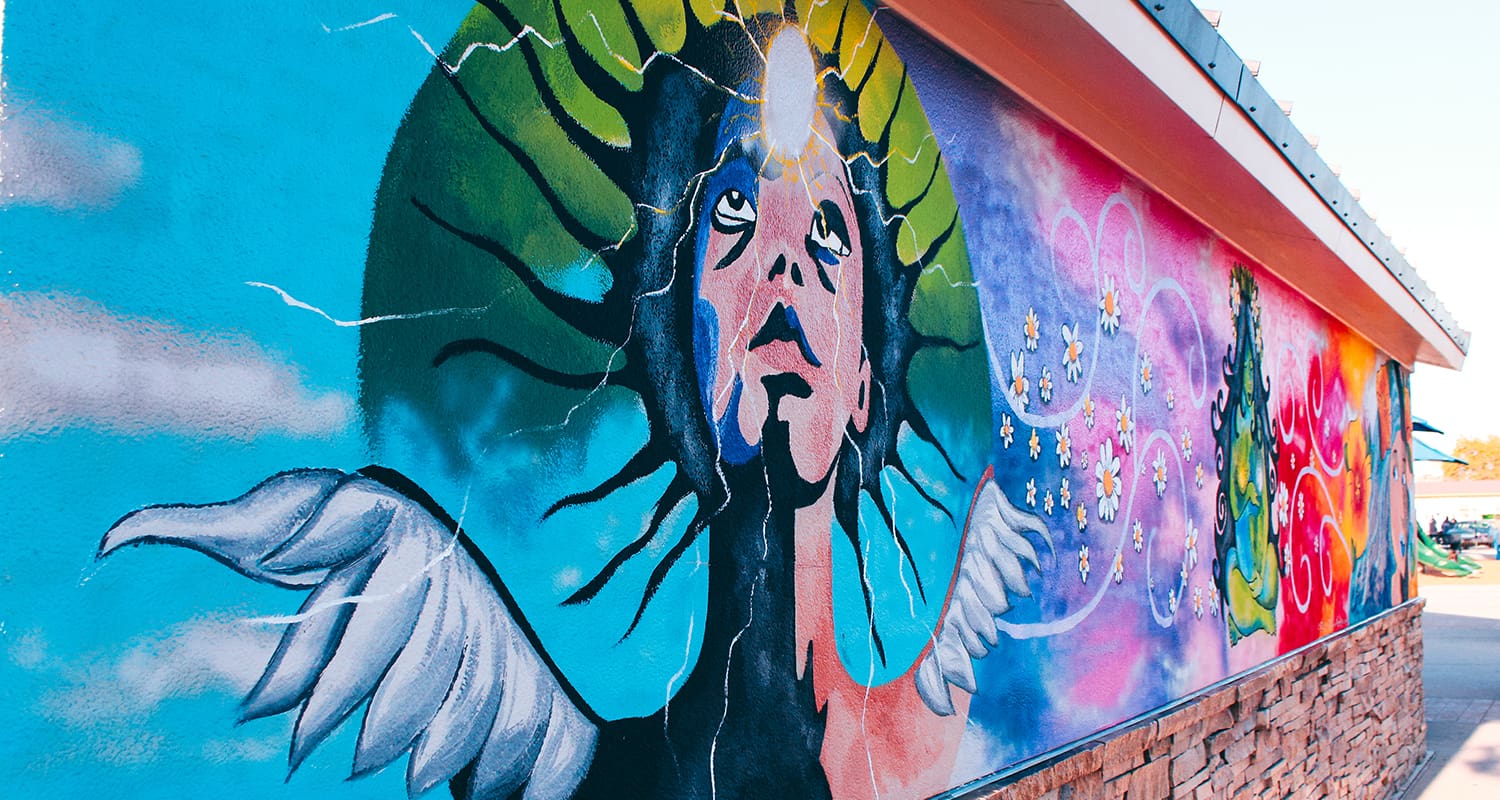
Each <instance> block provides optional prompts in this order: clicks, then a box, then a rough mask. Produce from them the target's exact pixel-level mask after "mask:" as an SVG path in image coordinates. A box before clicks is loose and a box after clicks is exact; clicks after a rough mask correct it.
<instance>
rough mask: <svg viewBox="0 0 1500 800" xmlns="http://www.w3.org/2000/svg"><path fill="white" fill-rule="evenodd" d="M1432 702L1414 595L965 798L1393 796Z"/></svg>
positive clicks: (1422, 748)
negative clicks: (1426, 687) (1427, 696)
mask: <svg viewBox="0 0 1500 800" xmlns="http://www.w3.org/2000/svg"><path fill="white" fill-rule="evenodd" d="M1424 702H1425V701H1424V694H1423V689H1422V628H1421V601H1414V602H1411V603H1407V604H1406V605H1404V606H1401V607H1399V608H1397V609H1395V610H1394V611H1391V612H1388V613H1385V614H1382V615H1380V616H1378V617H1375V618H1374V619H1372V620H1370V621H1369V622H1367V623H1365V624H1362V625H1360V626H1357V627H1354V628H1351V629H1349V630H1346V631H1341V632H1339V633H1337V634H1334V635H1333V636H1330V637H1328V638H1326V639H1322V640H1319V641H1318V642H1315V643H1314V644H1312V645H1309V646H1307V647H1306V648H1305V649H1301V650H1297V651H1295V652H1293V653H1290V654H1288V655H1286V656H1283V657H1281V658H1279V659H1276V660H1275V661H1272V662H1270V663H1269V664H1266V665H1265V666H1262V667H1258V668H1256V669H1254V670H1251V671H1250V672H1247V673H1244V674H1242V675H1240V676H1239V677H1237V678H1235V679H1233V680H1231V681H1228V682H1226V683H1224V684H1219V685H1215V686H1213V687H1211V688H1210V689H1208V690H1206V691H1204V692H1202V693H1200V694H1198V695H1196V696H1194V697H1192V698H1191V699H1190V700H1189V701H1188V702H1186V703H1179V704H1176V705H1174V706H1173V707H1170V708H1168V709H1165V710H1164V711H1163V712H1162V713H1161V714H1160V715H1157V716H1155V717H1154V718H1152V719H1148V720H1145V721H1142V722H1137V723H1134V724H1129V725H1125V726H1123V727H1121V728H1117V729H1114V730H1110V731H1107V732H1106V733H1105V734H1103V735H1100V736H1098V737H1097V738H1094V739H1092V740H1090V741H1088V742H1085V743H1083V744H1081V745H1080V746H1079V747H1077V748H1075V749H1073V750H1070V751H1069V752H1068V753H1066V754H1065V755H1063V756H1061V757H1059V758H1056V759H1053V760H1050V761H1048V762H1046V763H1044V764H1041V765H1038V766H1036V767H1033V768H1030V769H1027V770H1025V771H1024V772H1022V773H1021V774H1019V775H1016V776H1012V777H1009V778H1008V779H1007V780H1006V781H1005V783H1004V784H1003V788H997V787H996V786H994V785H991V786H986V787H978V788H976V789H975V790H973V791H972V792H971V793H970V794H968V795H966V796H971V797H995V798H999V797H1004V798H1007V799H1008V800H1031V799H1032V798H1047V800H1054V798H1062V797H1069V796H1072V797H1079V796H1082V797H1131V798H1135V797H1196V798H1217V797H1298V798H1300V797H1391V796H1394V795H1395V793H1396V791H1397V790H1398V789H1400V788H1401V787H1402V786H1403V785H1405V783H1406V782H1407V780H1408V778H1409V776H1410V775H1411V774H1412V771H1413V770H1414V769H1415V768H1416V766H1417V765H1418V764H1419V763H1420V762H1421V761H1422V759H1423V756H1424V754H1425V753H1426V727H1427V723H1426V720H1425V711H1424V707H1425V706H1424Z"/></svg>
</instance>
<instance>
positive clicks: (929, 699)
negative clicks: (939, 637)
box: [916, 650, 954, 717]
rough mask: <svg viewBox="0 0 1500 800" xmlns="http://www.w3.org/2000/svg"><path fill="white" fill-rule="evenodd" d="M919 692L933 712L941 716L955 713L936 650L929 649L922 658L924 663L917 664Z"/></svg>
mask: <svg viewBox="0 0 1500 800" xmlns="http://www.w3.org/2000/svg"><path fill="white" fill-rule="evenodd" d="M916 682H917V694H918V695H919V696H921V698H922V702H923V703H926V704H927V707H928V708H930V709H932V713H934V714H937V715H938V716H941V717H948V716H952V715H953V711H954V709H953V696H952V695H951V694H950V693H949V691H948V684H947V682H946V681H944V680H943V674H942V671H941V670H940V669H939V668H938V663H937V655H936V651H935V650H934V651H929V652H928V653H927V655H926V656H924V657H923V658H922V663H921V664H918V665H917V676H916Z"/></svg>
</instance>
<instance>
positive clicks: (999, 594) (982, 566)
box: [961, 558, 1010, 644]
mask: <svg viewBox="0 0 1500 800" xmlns="http://www.w3.org/2000/svg"><path fill="white" fill-rule="evenodd" d="M961 572H962V573H963V574H966V575H968V576H969V580H970V581H971V582H972V584H973V587H974V593H975V594H976V595H977V596H978V597H979V601H980V602H981V603H984V608H985V611H987V612H989V614H990V616H992V617H998V616H1000V615H1001V614H1004V613H1005V612H1007V611H1009V610H1010V598H1009V597H1007V596H1006V595H1005V585H1004V584H1003V583H1001V582H1000V573H999V572H996V571H995V565H994V564H992V563H991V562H990V560H989V559H988V558H966V559H964V565H963V569H962V570H961ZM990 644H994V642H991V643H990Z"/></svg>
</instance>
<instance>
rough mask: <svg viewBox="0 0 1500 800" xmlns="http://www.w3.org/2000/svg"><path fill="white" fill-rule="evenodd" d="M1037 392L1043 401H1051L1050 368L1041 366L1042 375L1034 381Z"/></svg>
mask: <svg viewBox="0 0 1500 800" xmlns="http://www.w3.org/2000/svg"><path fill="white" fill-rule="evenodd" d="M1036 390H1037V393H1038V394H1040V395H1041V396H1042V402H1043V403H1050V402H1052V370H1051V369H1049V368H1047V367H1042V377H1040V378H1038V379H1037V381H1036Z"/></svg>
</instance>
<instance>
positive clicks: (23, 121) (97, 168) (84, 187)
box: [0, 103, 141, 210]
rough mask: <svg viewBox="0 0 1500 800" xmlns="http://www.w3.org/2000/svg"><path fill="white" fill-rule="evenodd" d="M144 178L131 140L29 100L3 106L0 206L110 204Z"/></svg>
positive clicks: (0, 133) (0, 140) (1, 111)
mask: <svg viewBox="0 0 1500 800" xmlns="http://www.w3.org/2000/svg"><path fill="white" fill-rule="evenodd" d="M140 177H141V153H140V150H138V149H136V147H135V146H134V145H132V144H130V143H128V142H122V141H120V140H118V139H115V138H113V137H110V136H107V135H105V134H102V133H99V132H96V131H92V130H89V129H88V128H85V127H83V126H81V125H78V124H76V123H73V122H71V121H69V120H67V119H64V118H61V117H58V116H55V115H52V114H49V113H47V112H45V111H41V110H39V109H36V108H34V107H31V106H28V105H20V104H16V103H11V104H8V105H6V106H5V107H4V108H3V109H0V207H4V206H10V205H22V206H50V207H52V208H56V209H64V210H66V209H73V208H80V207H82V208H88V207H98V206H107V205H109V204H111V203H113V202H114V201H115V199H116V198H117V197H119V195H120V193H121V192H123V191H125V190H126V189H128V188H130V187H131V186H132V185H134V184H135V182H136V181H137V180H139V179H140Z"/></svg>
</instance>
